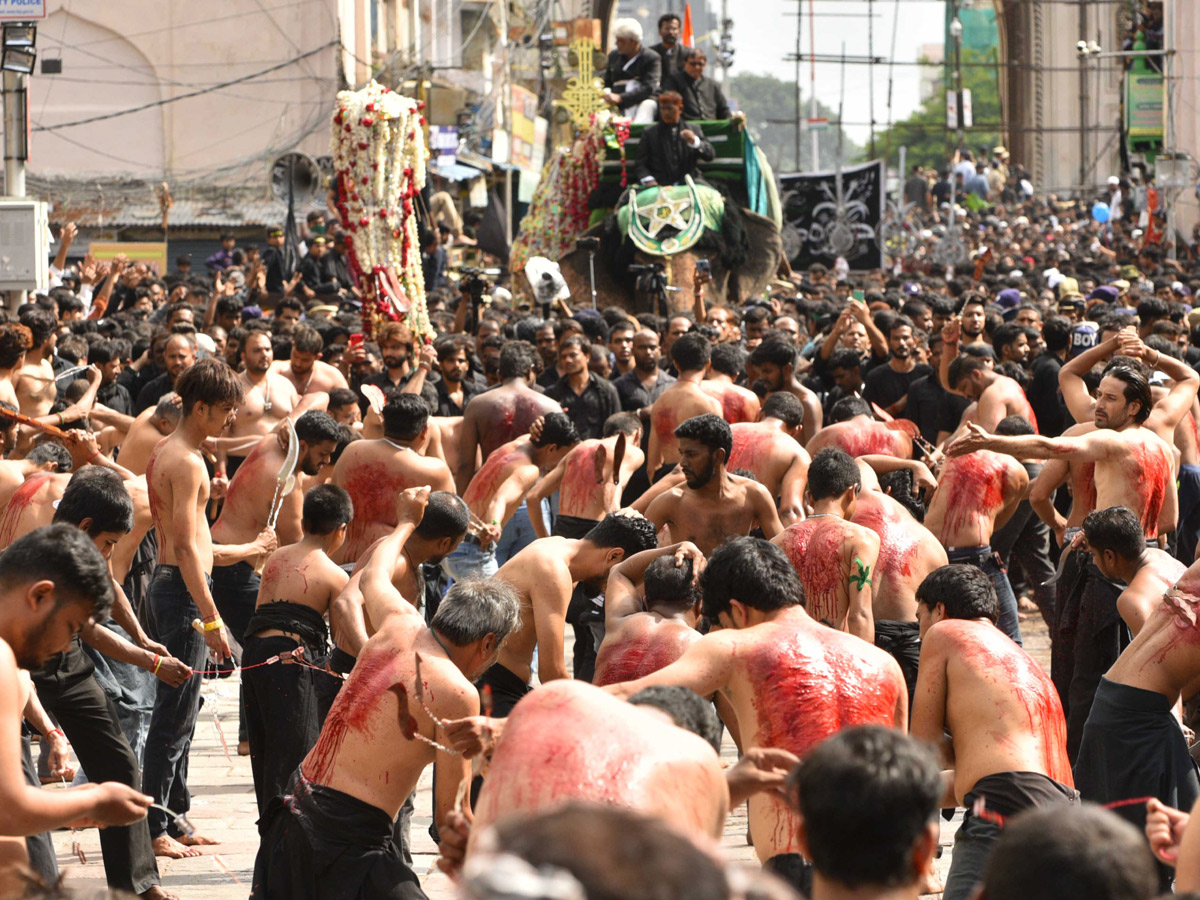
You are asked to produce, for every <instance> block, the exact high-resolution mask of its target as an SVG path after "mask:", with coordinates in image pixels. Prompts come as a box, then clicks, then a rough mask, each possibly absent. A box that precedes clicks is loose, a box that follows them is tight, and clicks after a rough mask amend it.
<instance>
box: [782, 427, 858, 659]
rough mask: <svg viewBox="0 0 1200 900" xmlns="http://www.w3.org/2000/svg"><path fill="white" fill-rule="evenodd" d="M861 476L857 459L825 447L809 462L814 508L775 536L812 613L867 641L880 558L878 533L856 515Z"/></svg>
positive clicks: (809, 489) (827, 623)
mask: <svg viewBox="0 0 1200 900" xmlns="http://www.w3.org/2000/svg"><path fill="white" fill-rule="evenodd" d="M861 490H862V479H861V477H860V476H859V473H858V466H857V465H856V464H855V462H854V460H853V459H851V458H850V456H849V455H848V454H847V453H845V452H844V451H842V450H839V449H837V448H836V447H826V448H825V449H824V450H822V451H821V452H820V453H818V454H817V455H816V456H815V457H814V458H813V461H812V465H811V466H809V467H808V491H807V495H808V500H809V504H810V505H811V507H812V510H813V511H812V513H811V514H810V515H809V516H808V518H806V519H804V521H802V522H797V523H796V524H794V525H789V526H788V527H787V528H785V529H784V530H783V532H782V533H781V534H779V535H777V536H776V537H775V538H773V539H772V540H771V543H772V544H775V545H776V546H777V547H779V548H780V549H781V550H783V552H784V553H786V554H787V558H788V560H789V561H790V562H791V564H792V566H794V567H795V569H796V573H797V574H798V575H799V576H800V584H801V586H802V587H803V588H804V598H805V607H804V608H805V609H806V610H807V611H808V614H809V615H810V616H812V617H813V618H814V619H816V620H817V621H818V622H822V623H824V624H825V625H828V626H829V627H830V628H835V629H837V630H838V631H848V632H850V634H853V635H855V636H856V637H860V638H862V639H863V640H864V641H872V640H874V638H875V624H874V621H873V619H872V613H871V592H872V590H873V586H874V581H873V580H872V578H873V576H874V574H875V570H876V568H877V566H878V560H879V535H877V534H876V533H875V532H873V531H871V529H869V528H865V527H863V526H862V525H855V524H854V523H853V522H851V521H850V519H851V518H852V517H853V516H854V510H855V506H856V504H857V502H858V494H859V492H860V491H861Z"/></svg>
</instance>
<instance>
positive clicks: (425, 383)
mask: <svg viewBox="0 0 1200 900" xmlns="http://www.w3.org/2000/svg"><path fill="white" fill-rule="evenodd" d="M376 339H377V340H378V341H379V352H380V355H381V356H382V357H383V371H382V372H377V373H375V374H374V375H372V376H370V377H369V378H366V379H364V380H363V381H362V382H361V384H373V385H375V386H376V387H377V388H379V389H380V390H382V391H383V393H384V395H387V394H390V393H392V392H393V391H400V390H404V389H405V388H408V393H413V394H420V395H421V398H422V399H423V400H424V401H425V402H426V403H427V404H429V408H430V409H431V410H434V409H437V406H438V394H437V388H436V387H434V384H435V378H436V376H435V375H434V373H433V371H432V369H433V364H432V361H433V359H435V358H436V355H435V354H434V352H433V348H432V347H428V346H427V345H422V347H421V355H420V361H419V363H418V364H417V365H416V366H415V367H414V366H413V356H414V355H416V344H417V341H416V338H414V337H413V333H412V332H411V331H409V329H408V327H407V326H406V325H404V324H402V323H400V322H384V323H383V325H381V326H380V327H379V332H378V333H377V334H376ZM348 352H357V351H348ZM418 386H419V387H418ZM464 406H465V404H464ZM359 407H360V409H361V410H362V412H363V414H364V415H365V414H366V411H367V399H366V398H365V397H362V396H361V392H360V400H359Z"/></svg>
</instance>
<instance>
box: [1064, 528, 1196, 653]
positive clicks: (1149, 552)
mask: <svg viewBox="0 0 1200 900" xmlns="http://www.w3.org/2000/svg"><path fill="white" fill-rule="evenodd" d="M1083 536H1084V539H1085V543H1086V545H1087V549H1088V551H1089V552H1090V553H1091V555H1092V562H1093V564H1094V565H1095V566H1096V568H1097V569H1099V570H1100V574H1101V575H1103V576H1104V577H1105V578H1107V579H1109V580H1110V581H1113V582H1119V583H1122V584H1124V585H1126V587H1125V589H1124V590H1123V591H1121V594H1120V596H1119V597H1117V612H1118V613H1119V614H1120V617H1121V620H1122V621H1123V623H1124V626H1125V627H1126V628H1128V629H1129V633H1130V635H1131V637H1136V636H1137V633H1138V632H1139V631H1141V630H1142V626H1143V625H1145V624H1146V620H1147V619H1149V618H1150V614H1151V613H1153V612H1154V608H1155V607H1156V606H1158V604H1159V603H1160V602H1161V601H1162V596H1163V594H1164V593H1166V591H1167V590H1168V589H1169V588H1170V587H1171V585H1173V584H1174V583H1175V582H1177V581H1178V580H1179V579H1180V578H1181V577H1182V576H1183V573H1184V572H1185V571H1186V570H1187V566H1185V565H1184V564H1183V563H1181V562H1180V561H1179V560H1177V559H1176V558H1175V557H1173V556H1172V555H1171V554H1170V553H1167V552H1166V551H1165V550H1159V549H1158V548H1157V547H1151V546H1148V545H1147V543H1146V536H1145V535H1144V534H1142V526H1141V523H1140V522H1138V520H1137V517H1136V516H1135V515H1134V514H1133V513H1132V512H1130V511H1129V510H1128V509H1126V508H1125V507H1123V506H1112V507H1109V508H1108V509H1098V510H1096V511H1095V512H1092V513H1089V514H1088V517H1087V518H1086V519H1084V520H1083Z"/></svg>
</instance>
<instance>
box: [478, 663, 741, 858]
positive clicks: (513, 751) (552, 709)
mask: <svg viewBox="0 0 1200 900" xmlns="http://www.w3.org/2000/svg"><path fill="white" fill-rule="evenodd" d="M723 780H724V779H723V776H722V774H721V769H720V761H719V759H718V757H717V755H716V753H714V752H713V749H712V747H711V746H709V745H708V744H707V743H706V742H705V741H703V740H702V739H701V738H699V737H697V736H696V735H694V734H692V733H690V732H686V731H683V730H682V729H679V728H676V727H675V726H674V725H672V724H671V723H670V722H669V721H668V720H667V719H666V718H665V717H663V716H661V715H660V714H658V713H656V712H653V711H649V710H645V709H641V708H638V707H636V706H630V705H629V704H627V703H625V702H623V701H621V700H618V699H616V698H615V697H611V696H609V695H608V694H606V693H604V692H603V691H601V690H600V689H598V688H596V687H593V686H592V685H589V684H587V683H585V682H579V681H572V680H570V679H568V680H558V681H553V682H551V683H549V684H546V685H544V686H542V687H539V688H538V689H537V690H535V691H533V692H532V693H531V694H529V695H528V696H527V697H525V698H524V699H522V700H521V701H520V702H519V703H518V704H517V705H516V707H515V708H514V709H513V711H512V712H511V713H510V714H509V716H508V720H507V722H506V723H505V727H504V733H503V734H502V735H501V737H500V740H499V741H498V743H497V745H496V750H495V753H494V754H493V756H492V761H491V765H490V766H489V768H488V773H487V776H486V777H485V779H484V783H483V790H482V791H481V792H480V795H479V800H478V802H477V803H476V804H475V821H474V824H473V826H472V828H471V836H472V837H471V839H472V841H474V840H475V836H476V835H478V834H480V833H482V832H483V831H484V829H485V828H486V826H487V825H489V824H491V823H492V822H494V821H496V819H498V818H499V817H500V816H502V815H507V814H510V813H513V812H522V811H524V812H531V811H536V810H543V809H548V808H550V807H553V806H557V805H559V804H562V803H565V802H568V801H572V800H574V801H582V802H590V803H601V804H605V805H609V806H619V807H624V808H627V809H633V810H638V811H641V812H644V813H646V814H648V815H652V816H656V817H659V818H662V819H664V820H666V822H667V824H668V825H671V826H674V827H676V828H678V829H680V830H681V831H682V832H683V833H684V834H687V835H689V836H691V837H693V838H694V839H696V840H698V841H706V840H707V839H710V838H714V837H719V835H720V834H721V830H722V827H723V823H724V818H725V812H726V806H727V804H728V791H727V789H726V788H725V786H724V784H723Z"/></svg>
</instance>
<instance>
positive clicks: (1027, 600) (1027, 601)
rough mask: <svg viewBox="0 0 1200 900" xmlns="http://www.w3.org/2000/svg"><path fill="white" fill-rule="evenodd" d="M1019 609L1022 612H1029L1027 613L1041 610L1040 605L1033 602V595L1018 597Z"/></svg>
mask: <svg viewBox="0 0 1200 900" xmlns="http://www.w3.org/2000/svg"><path fill="white" fill-rule="evenodd" d="M1017 609H1019V610H1020V611H1021V612H1027V613H1034V612H1039V611H1040V610H1038V605H1037V604H1036V603H1034V602H1033V599H1032V598H1031V597H1018V598H1017Z"/></svg>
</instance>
